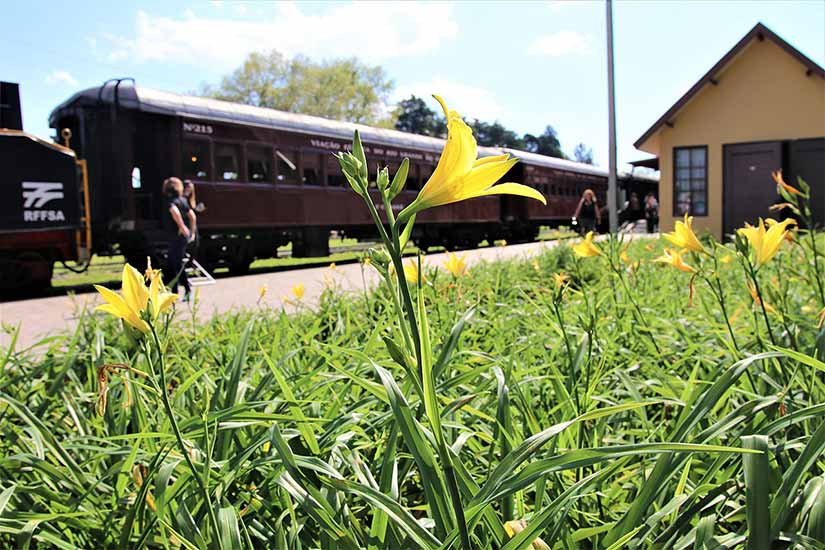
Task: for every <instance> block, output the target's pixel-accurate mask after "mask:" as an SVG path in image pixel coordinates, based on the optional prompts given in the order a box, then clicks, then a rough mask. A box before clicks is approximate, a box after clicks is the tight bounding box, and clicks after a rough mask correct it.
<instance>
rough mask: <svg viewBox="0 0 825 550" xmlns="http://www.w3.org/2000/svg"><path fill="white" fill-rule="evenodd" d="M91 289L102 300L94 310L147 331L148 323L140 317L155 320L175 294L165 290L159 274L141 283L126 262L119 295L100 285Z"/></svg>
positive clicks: (139, 275) (138, 275) (175, 296)
mask: <svg viewBox="0 0 825 550" xmlns="http://www.w3.org/2000/svg"><path fill="white" fill-rule="evenodd" d="M95 289H96V290H97V291H98V292H99V293H100V295H101V296H103V299H104V300H106V303H105V304H103V305H100V306H97V307H96V308H95V309H96V310H99V311H105V312H106V313H109V314H111V315H114V316H115V317H118V318H120V319H123V321H124V322H125V323H126V324H127V325H129V326H131V327H132V328H135V329H137V330H139V331H140V332H142V333H144V334H145V333H147V332H149V331H150V330H151V329H150V327H149V323H148V322H147V321H146V320H145V319H144V318H143V317H142V316H143V314H146V315H147V316H148V318H149V320H151V321H155V320H156V319H157V318H158V317H159V316H160V314H161V312H163V311H165V310H166V309H168V308H169V307H170V306H171V305H172V302H174V301H175V300H177V298H178V295H177V294H173V293H171V292H166V291H165V290H164V288H163V283H162V282H161V280H160V274H158V273H156V272H155V273H153V274H152V280H151V282H150V283H149V287H148V288H147V287H146V284H145V283H144V282H143V276H142V275H141V274H140V272H139V271H138V270H137V269H135V268H134V267H132V266H131V265H129V264H126V265H124V266H123V274H122V276H121V290H120V294H118V293H117V292H114V291H112V290H109V289H108V288H106V287H104V286H100V285H95Z"/></svg>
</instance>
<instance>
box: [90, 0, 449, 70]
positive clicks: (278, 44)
mask: <svg viewBox="0 0 825 550" xmlns="http://www.w3.org/2000/svg"><path fill="white" fill-rule="evenodd" d="M452 8H453V7H452V5H451V4H445V3H433V2H423V3H416V2H353V3H348V4H333V5H332V7H331V8H329V9H328V10H326V11H325V12H323V13H320V14H314V15H313V14H307V13H304V12H303V11H301V9H302V8H301V6H299V5H297V4H295V3H293V2H280V3H277V4H275V5H274V6H273V9H274V10H275V13H274V14H271V15H269V16H268V17H263V18H261V17H255V18H254V19H252V18H248V19H228V18H219V17H205V16H198V15H196V14H194V13H191V12H188V13H185V14H184V15H183V16H182V17H178V18H174V17H164V16H155V15H151V14H148V13H146V12H143V11H139V12H138V14H137V20H136V22H135V32H134V35H133V36H128V37H124V36H119V37H116V36H111V35H109V36H105V37H104V38H106V39H107V40H108V41H109V43H110V46H111V50H110V51H109V52H108V54H107V55H106V57H107V58H108V60H109V61H119V60H123V59H134V60H136V61H163V62H178V63H190V64H197V65H203V64H209V65H210V66H218V67H220V68H222V69H225V68H231V67H234V66H236V65H238V64H239V63H240V62H241V61H242V60H243V59H244V57H245V56H246V55H247V54H248V53H250V52H253V51H262V50H263V51H266V50H271V49H273V48H274V49H277V50H278V51H280V52H281V53H284V54H286V55H290V56H291V55H295V54H298V53H301V54H304V55H308V56H310V57H313V58H328V57H346V56H356V55H357V56H358V57H360V58H361V59H364V60H366V61H370V62H380V61H382V60H384V59H388V58H393V57H401V56H409V55H417V54H423V53H428V52H431V51H434V50H436V49H437V48H438V47H439V46H440V45H441V43H442V42H444V41H445V40H448V39H450V38H453V37H454V36H456V34H457V32H458V26H457V25H456V23H455V20H454V17H453V9H452Z"/></svg>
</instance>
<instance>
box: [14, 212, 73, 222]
mask: <svg viewBox="0 0 825 550" xmlns="http://www.w3.org/2000/svg"><path fill="white" fill-rule="evenodd" d="M23 221H24V222H64V221H66V216H64V215H63V211H62V210H23Z"/></svg>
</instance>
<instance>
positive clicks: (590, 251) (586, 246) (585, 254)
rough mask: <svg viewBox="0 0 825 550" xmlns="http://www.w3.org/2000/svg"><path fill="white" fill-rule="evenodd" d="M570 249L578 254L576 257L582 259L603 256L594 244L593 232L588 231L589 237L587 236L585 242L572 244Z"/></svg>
mask: <svg viewBox="0 0 825 550" xmlns="http://www.w3.org/2000/svg"><path fill="white" fill-rule="evenodd" d="M570 247H571V248H572V249H573V252H575V253H576V256H579V257H580V258H592V257H595V256H601V254H602V252H601V250H599V247H597V246H596V245H595V244H593V232H592V231H588V232H587V235H585V237H584V240H582V241H581V242H579V243H575V244H571V245H570Z"/></svg>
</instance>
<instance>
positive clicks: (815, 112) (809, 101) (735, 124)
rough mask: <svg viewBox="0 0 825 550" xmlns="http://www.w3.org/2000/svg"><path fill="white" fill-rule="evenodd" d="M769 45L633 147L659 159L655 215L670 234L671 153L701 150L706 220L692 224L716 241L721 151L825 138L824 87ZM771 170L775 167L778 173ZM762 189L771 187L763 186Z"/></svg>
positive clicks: (751, 51) (756, 44)
mask: <svg viewBox="0 0 825 550" xmlns="http://www.w3.org/2000/svg"><path fill="white" fill-rule="evenodd" d="M805 72H806V67H805V66H804V65H802V64H801V63H800V62H799V61H797V60H796V59H795V58H793V57H792V56H791V55H789V54H788V53H787V52H785V51H784V50H783V49H782V48H780V47H779V46H778V45H776V44H774V43H773V42H771V41H770V40H765V41H762V42H760V41H758V40H753V41H752V42H751V43H750V45H749V46H748V47H747V48H745V50H744V51H742V52H741V53H740V54H739V56H738V57H737V58H735V59H734V60H733V61H731V62H730V63H729V64H728V66H727V68H726V69H725V70H724V71H723V72H722V73H720V74H718V75H716V80H717V81H718V82H719V85H718V86H714V85H712V84H707V85H705V87H704V88H703V89H702V90H701V91H700V92H699V93H698V94H697V95H696V96H694V98H693V100H691V101H690V102H689V103H688V104H687V105H686V106H685V107H684V108H683V109H682V110H681V112H679V113H678V114H677V116H676V118H675V120H673V121H672V122H674V126H673V127H672V128H669V127H668V126H666V125H665V126H662V128H661V129H660V130H659V131H658V132H657V133H656V134H655V135H654V136H652V137H651V138H650V139H649V140H648V141H647V142H646V143H644V144H642V146H641V147H640V148H641V149H642V150H644V151H647V152H650V153H653V154H656V155H658V156H659V157H660V158H659V162H660V169H661V179H660V185H659V193H660V197H659V205H660V208H659V214H660V222H661V228H662V230H663V231H670V230H672V229H673V226H674V223H675V221H676V220H675V219H674V217H673V148H674V147H680V146H692V145H707V146H708V161H707V162H708V215H707V216H702V217H699V216H697V217H695V218H694V227H695V228H696V229H697V230H698V231H703V230H706V231H710V232H711V233H713V234H714V235H715V236H716V237H717V238H721V237H722V211H723V207H722V190H723V188H722V183H723V152H722V146H723V145H724V144H732V143H745V142H753V141H779V140H785V139H800V138H811V137H822V136H825V80H823V79H822V78H820V77H818V76H816V75H811V76H806V75H805ZM777 168H780V167H779V166H777ZM765 185H773V183H772V182H771V181H766V182H765Z"/></svg>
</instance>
